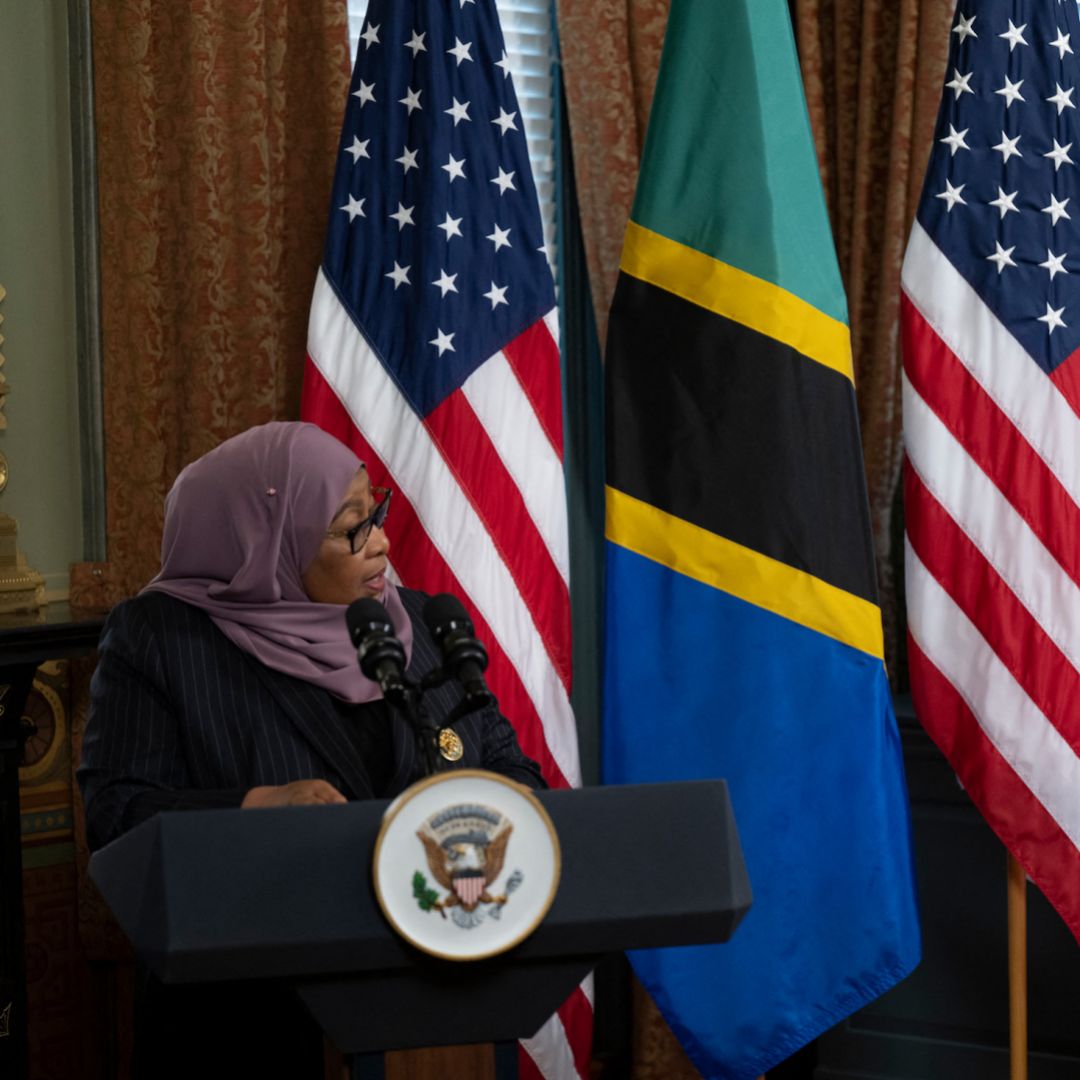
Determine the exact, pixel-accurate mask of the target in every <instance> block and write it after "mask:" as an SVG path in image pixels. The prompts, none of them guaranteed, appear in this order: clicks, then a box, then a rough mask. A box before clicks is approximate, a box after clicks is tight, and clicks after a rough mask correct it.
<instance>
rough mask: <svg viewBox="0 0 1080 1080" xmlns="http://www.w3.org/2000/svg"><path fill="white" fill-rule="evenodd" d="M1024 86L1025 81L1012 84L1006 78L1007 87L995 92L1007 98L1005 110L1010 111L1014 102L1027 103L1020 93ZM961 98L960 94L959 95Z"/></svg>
mask: <svg viewBox="0 0 1080 1080" xmlns="http://www.w3.org/2000/svg"><path fill="white" fill-rule="evenodd" d="M1023 85H1024V80H1023V79H1020V80H1019V81H1017V82H1010V81H1009V76H1008V75H1006V76H1005V85H1004V86H1003V87H1002V88H1001V89H1000V90H995V91H994V93H995V94H1001V95H1002V96H1003V97H1004V98H1005V108H1006V109H1008V108H1009V107H1010V106H1011V105H1012V103H1013V102H1014V101H1026V100H1027V98H1025V97H1024V95H1023V94H1021V93H1020V87H1021V86H1023ZM957 96H958V97H959V92H958V93H957Z"/></svg>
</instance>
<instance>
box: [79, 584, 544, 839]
mask: <svg viewBox="0 0 1080 1080" xmlns="http://www.w3.org/2000/svg"><path fill="white" fill-rule="evenodd" d="M401 596H402V600H403V601H404V604H405V609H406V611H407V612H408V614H409V618H410V620H411V621H412V624H413V650H412V659H411V661H410V666H409V673H410V675H412V676H413V677H419V676H420V675H423V674H425V673H426V672H428V671H429V670H431V669H432V668H433V667H435V666H436V665H437V664H438V661H439V652H438V648H437V646H436V645H435V642H434V641H433V640H432V639H431V636H430V635H429V634H428V632H427V629H426V628H425V627H424V625H423V622H422V620H421V618H420V612H421V609H422V607H423V604H424V602H425V600H426V599H427V598H426V597H425V596H424V594H422V593H418V592H415V591H413V590H410V589H402V590H401ZM342 632H343V633H344V632H345V631H344V622H343V624H342ZM100 651H101V656H100V660H99V662H98V667H97V671H96V672H95V674H94V678H93V682H92V684H91V710H90V719H89V722H88V723H87V728H86V737H85V740H84V742H83V756H82V762H81V764H80V767H79V770H78V778H79V784H80V787H81V788H82V792H83V798H84V800H85V802H86V820H87V833H88V838H89V841H90V845H91V847H92V848H96V847H100V846H101V845H103V844H106V843H108V842H109V841H110V840H112V839H114V838H115V837H117V836H119V835H120V834H121V833H123V832H125V831H126V830H128V829H131V828H133V827H134V826H135V825H137V824H139V823H140V822H142V821H145V820H146V819H147V818H149V817H151V816H152V815H153V814H156V813H159V812H160V811H163V810H185V809H209V808H214V807H235V806H239V805H240V803H241V801H242V800H243V798H244V794H245V793H246V792H247V791H248V790H249V789H250V788H252V787H257V786H260V785H264V784H265V785H276V784H287V783H290V782H291V781H293V780H307V779H321V780H326V781H327V782H328V783H330V784H333V785H334V787H336V788H337V789H338V790H339V791H341V793H342V794H343V795H345V796H346V798H349V799H370V798H375V797H376V796H378V797H384V796H385V797H392V796H394V795H396V794H397V793H398V792H400V791H402V790H403V789H404V788H405V787H407V786H408V785H409V784H410V783H412V782H413V781H415V780H417V779H418V778H419V777H420V775H421V769H422V763H421V761H420V758H419V755H418V753H417V748H416V744H415V740H414V737H413V734H412V731H411V729H410V728H409V727H408V725H407V724H406V722H405V721H404V720H402V719H401V718H400V717H398V716H397V715H396V714H393V715H392V719H391V723H390V730H391V732H392V737H393V742H394V755H393V756H394V771H393V775H392V777H391V780H390V783H389V785H388V787H387V789H386V790H385V791H382V792H375V791H373V790H372V786H371V781H370V779H369V777H368V773H367V770H366V768H365V766H364V762H363V760H362V757H361V755H360V752H359V748H358V746H357V742H356V740H355V739H354V738H352V737H351V735H350V733H349V730H348V726H347V725H348V724H349V723H350V721H349V720H346V719H345V718H344V717H342V716H341V715H340V714H339V713H338V710H337V709H336V708H335V707H334V704H333V701H332V700H331V698H330V696H329V694H327V693H326V691H324V690H321V689H319V688H318V687H316V686H313V685H311V684H310V683H306V682H303V681H301V680H299V679H295V678H292V677H291V676H288V675H284V674H282V673H280V672H277V671H273V670H272V669H270V668H267V667H265V666H264V665H262V664H260V663H259V662H258V661H257V660H256V659H255V658H254V657H252V656H250V655H248V654H247V653H245V652H243V651H242V650H241V649H238V648H237V647H236V646H235V645H233V644H232V643H231V642H230V641H228V640H227V639H226V638H225V636H224V635H223V634H222V633H221V632H220V631H219V630H218V629H217V627H216V626H214V624H213V622H212V621H211V620H210V618H209V617H208V616H207V615H206V614H205V613H204V612H202V611H200V610H199V609H197V608H194V607H192V606H190V605H188V604H185V603H183V602H182V601H180V600H176V599H175V598H173V597H171V596H166V595H165V594H163V593H155V592H151V593H145V594H143V595H142V596H139V597H136V598H135V599H134V600H129V601H126V602H125V603H123V604H120V605H118V606H117V607H116V608H115V609H114V610H113V612H112V613H111V614H110V616H109V618H108V621H107V622H106V624H105V629H104V631H103V632H102V637H101V646H100ZM460 696H461V693H460V689H459V688H458V687H456V686H454V685H451V684H447V685H446V686H443V687H440V688H438V689H437V690H433V691H431V692H429V693H428V694H427V696H426V698H425V701H426V703H427V706H428V710H429V712H430V713H431V715H432V717H433V718H434V719H435V720H436V721H439V722H441V721H442V720H443V719H445V717H446V716H447V715H448V714H449V712H450V710H451V709H452V708H453V707H454V705H456V704H457V702H458V701H459V700H460ZM387 708H388V706H387V705H386V704H385V703H384V702H382V701H377V702H371V703H370V704H367V705H361V706H357V707H356V711H355V713H354V714H353V716H354V717H355V718H356V721H360V720H361V719H362V717H363V716H364V715H365V714H366V713H369V711H370V712H371V715H372V716H373V717H374V715H375V713H374V711H375V710H386V709H387ZM382 715H383V716H385V712H383V714H382ZM354 722H355V721H354ZM454 730H455V731H456V732H457V733H458V734H459V735H460V736H461V740H462V743H463V744H464V748H465V753H464V755H463V757H462V759H461V761H459V762H457V763H455V765H454V766H449V767H453V768H467V767H468V768H478V767H483V768H486V769H491V770H493V771H495V772H499V773H502V774H504V775H506V776H509V777H511V778H512V779H514V780H518V781H520V782H521V783H524V784H527V785H528V786H530V787H540V786H542V785H543V781H542V780H541V778H540V771H539V769H538V767H537V766H536V764H535V763H534V762H533V761H531V760H530V759H529V758H527V757H525V755H524V754H523V753H522V752H521V749H520V747H519V746H518V744H517V739H516V738H515V736H514V733H513V729H512V728H511V727H510V725H509V723H508V722H507V721H506V720H505V719H504V718H503V717H502V716H501V715H499V713H498V712H497V711H496V710H495V709H487V710H484V711H483V712H479V713H475V714H473V715H472V716H469V717H466V718H465V719H464V720H461V721H459V722H458V723H456V724H455V725H454Z"/></svg>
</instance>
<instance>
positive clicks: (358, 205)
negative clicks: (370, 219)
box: [339, 195, 367, 224]
mask: <svg viewBox="0 0 1080 1080" xmlns="http://www.w3.org/2000/svg"><path fill="white" fill-rule="evenodd" d="M365 202H366V200H365V199H357V198H355V197H354V196H352V195H350V196H349V201H348V202H347V203H346V204H345V205H344V206H342V207H340V208H339V209H341V210H344V211H345V212H346V213H347V214H348V215H349V222H350V224H351V223H352V221H353V219H354V218H358V217H367V214H365V213H364V203H365Z"/></svg>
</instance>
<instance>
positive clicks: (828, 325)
mask: <svg viewBox="0 0 1080 1080" xmlns="http://www.w3.org/2000/svg"><path fill="white" fill-rule="evenodd" d="M619 266H620V268H621V269H622V270H623V271H625V272H626V273H627V274H630V275H631V276H632V277H636V278H637V279H638V280H639V281H647V282H648V283H649V284H650V285H655V286H656V287H657V288H659V289H664V290H665V291H666V292H670V293H674V294H675V295H676V296H681V297H682V298H683V299H684V300H689V301H690V302H691V303H692V304H697V305H698V307H703V308H706V309H707V310H709V311H715V312H716V314H717V315H723V316H724V318H727V319H732V320H733V321H734V322H737V323H741V324H742V325H743V326H746V327H749V328H750V329H751V330H757V331H758V332H759V333H761V334H766V335H767V336H768V337H771V338H773V339H775V340H776V341H782V342H783V343H784V344H785V345H790V346H791V347H792V348H793V349H795V350H796V351H798V352H800V353H801V354H802V355H803V356H808V357H809V358H810V359H811V360H816V361H817V362H818V363H819V364H824V365H825V367H829V368H832V369H833V370H834V371H839V372H840V374H841V375H844V376H846V377H847V378H848V379H851V380H852V381H853V382H854V375H853V371H852V366H851V335H850V333H849V332H848V328H847V326H846V324H844V323H842V322H839V321H837V320H836V319H834V318H832V317H831V316H829V315H825V314H823V313H822V312H820V311H818V309H817V308H816V307H814V306H813V305H811V304H808V303H807V302H806V301H805V300H800V299H799V297H797V296H796V295H795V294H794V293H790V292H788V291H787V290H786V289H781V288H780V286H779V285H773V284H772V283H771V282H768V281H764V280H762V279H761V278H759V277H754V275H753V274H748V273H746V272H745V271H744V270H738V269H736V268H735V267H734V266H729V265H728V264H727V263H724V262H721V261H720V260H719V259H714V258H712V256H710V255H705V254H704V253H703V252H700V251H696V250H695V249H694V248H691V247H687V246H686V245H685V244H680V243H678V242H677V241H675V240H669V239H668V238H667V237H666V236H661V235H660V234H659V233H656V232H653V231H652V230H651V229H646V228H644V226H641V225H638V224H637V223H636V222H633V221H631V222H630V223H629V224H628V225H627V227H626V238H625V240H624V241H623V252H622V259H621V261H620V263H619Z"/></svg>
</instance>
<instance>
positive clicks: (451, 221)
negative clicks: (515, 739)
mask: <svg viewBox="0 0 1080 1080" xmlns="http://www.w3.org/2000/svg"><path fill="white" fill-rule="evenodd" d="M461 220H462V219H461V218H460V217H450V214H449V211H447V213H446V220H445V221H443V224H442V225H436V226H435V228H436V229H442V230H443V231H444V232H445V233H446V239H447V240H449V239H450V237H460V235H461Z"/></svg>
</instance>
